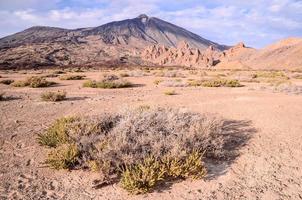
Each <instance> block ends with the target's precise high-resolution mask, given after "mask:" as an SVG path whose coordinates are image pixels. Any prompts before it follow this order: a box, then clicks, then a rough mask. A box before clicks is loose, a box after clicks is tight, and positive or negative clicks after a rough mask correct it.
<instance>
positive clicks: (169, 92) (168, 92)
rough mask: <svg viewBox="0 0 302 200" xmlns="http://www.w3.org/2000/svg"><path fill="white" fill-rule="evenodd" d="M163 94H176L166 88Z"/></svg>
mask: <svg viewBox="0 0 302 200" xmlns="http://www.w3.org/2000/svg"><path fill="white" fill-rule="evenodd" d="M164 94H165V95H176V92H175V91H174V90H167V91H165V92H164Z"/></svg>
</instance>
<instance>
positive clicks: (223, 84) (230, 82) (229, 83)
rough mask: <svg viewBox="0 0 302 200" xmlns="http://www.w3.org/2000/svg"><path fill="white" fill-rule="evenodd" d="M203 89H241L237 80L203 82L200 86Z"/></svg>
mask: <svg viewBox="0 0 302 200" xmlns="http://www.w3.org/2000/svg"><path fill="white" fill-rule="evenodd" d="M201 85H202V86H203V87H242V86H243V85H241V84H240V82H239V81H238V80H223V79H213V80H207V81H203V82H202V84H201Z"/></svg>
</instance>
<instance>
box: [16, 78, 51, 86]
mask: <svg viewBox="0 0 302 200" xmlns="http://www.w3.org/2000/svg"><path fill="white" fill-rule="evenodd" d="M54 84H56V83H54V82H50V81H47V80H46V79H45V78H44V77H41V76H31V77H29V78H27V79H26V80H23V81H16V82H14V83H12V85H13V86H14V87H26V86H29V87H32V88H39V87H49V86H52V85H54Z"/></svg>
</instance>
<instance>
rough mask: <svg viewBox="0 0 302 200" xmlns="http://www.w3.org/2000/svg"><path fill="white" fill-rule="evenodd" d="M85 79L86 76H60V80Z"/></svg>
mask: <svg viewBox="0 0 302 200" xmlns="http://www.w3.org/2000/svg"><path fill="white" fill-rule="evenodd" d="M84 78H85V76H84V75H64V76H60V80H83V79H84Z"/></svg>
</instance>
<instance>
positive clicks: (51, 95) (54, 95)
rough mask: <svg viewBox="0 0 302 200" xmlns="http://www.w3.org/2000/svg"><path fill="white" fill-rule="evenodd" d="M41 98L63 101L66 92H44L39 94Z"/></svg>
mask: <svg viewBox="0 0 302 200" xmlns="http://www.w3.org/2000/svg"><path fill="white" fill-rule="evenodd" d="M41 99H42V100H43V101H63V100H65V99H66V92H65V91H58V92H44V93H42V94H41Z"/></svg>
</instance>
